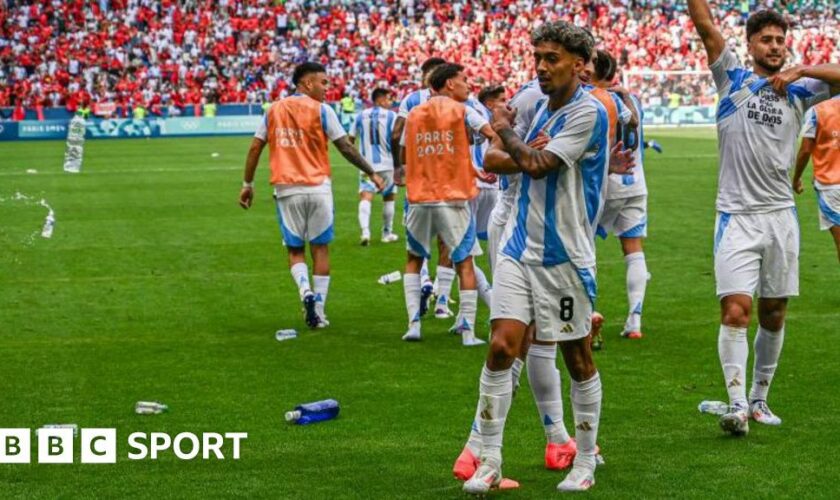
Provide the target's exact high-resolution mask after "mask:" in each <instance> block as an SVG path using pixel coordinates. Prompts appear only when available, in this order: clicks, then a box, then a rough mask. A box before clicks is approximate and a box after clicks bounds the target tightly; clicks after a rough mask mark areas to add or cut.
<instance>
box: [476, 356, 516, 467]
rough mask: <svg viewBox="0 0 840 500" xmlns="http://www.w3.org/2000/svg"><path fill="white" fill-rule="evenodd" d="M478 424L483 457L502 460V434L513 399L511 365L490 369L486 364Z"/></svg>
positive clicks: (482, 459) (498, 462)
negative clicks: (496, 369)
mask: <svg viewBox="0 0 840 500" xmlns="http://www.w3.org/2000/svg"><path fill="white" fill-rule="evenodd" d="M479 382H480V384H479V385H480V389H479V398H478V428H479V432H480V433H481V461H482V462H485V461H487V460H490V461H492V462H495V463H496V464H497V465H499V466H501V464H502V434H503V433H504V430H505V419H507V414H508V410H510V402H511V383H510V368H508V369H507V370H499V371H497V372H492V371H490V369H489V368H487V366H486V365H485V366H484V367H483V368H482V370H481V378H480V379H479Z"/></svg>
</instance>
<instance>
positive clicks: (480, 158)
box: [466, 99, 498, 189]
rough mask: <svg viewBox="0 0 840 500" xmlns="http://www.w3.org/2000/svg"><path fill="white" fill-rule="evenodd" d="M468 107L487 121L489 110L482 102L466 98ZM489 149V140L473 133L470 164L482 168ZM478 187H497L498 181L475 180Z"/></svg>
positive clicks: (481, 169)
mask: <svg viewBox="0 0 840 500" xmlns="http://www.w3.org/2000/svg"><path fill="white" fill-rule="evenodd" d="M466 105H467V108H468V109H473V110H475V111H476V112H477V113H478V114H480V115H481V116H483V117H484V119H485V120H486V121H487V122H489V121H490V118H491V115H490V110H489V109H487V107H486V106H484V104H481V103H480V102H479V101H478V100H476V99H468V100H467V102H466ZM488 149H490V141H489V140H487V138H486V137H484V136H483V135H481V134H480V133H476V134H473V136H472V144H470V156H471V157H472V164H473V167H475V169H476V170H480V171H483V170H484V153H486V152H487V150H488ZM476 182H477V184H478V187H479V189H497V188H498V181H496V182H494V183H492V184H491V183H489V182H484V181H482V180H477V181H476Z"/></svg>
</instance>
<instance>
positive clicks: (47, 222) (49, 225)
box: [41, 210, 55, 238]
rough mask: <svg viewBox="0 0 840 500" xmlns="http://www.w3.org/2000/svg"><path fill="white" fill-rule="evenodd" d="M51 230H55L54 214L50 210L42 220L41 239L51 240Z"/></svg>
mask: <svg viewBox="0 0 840 500" xmlns="http://www.w3.org/2000/svg"><path fill="white" fill-rule="evenodd" d="M53 229H55V214H54V213H53V211H52V210H50V213H48V214H47V217H46V218H45V219H44V227H43V228H41V237H42V238H52V235H53Z"/></svg>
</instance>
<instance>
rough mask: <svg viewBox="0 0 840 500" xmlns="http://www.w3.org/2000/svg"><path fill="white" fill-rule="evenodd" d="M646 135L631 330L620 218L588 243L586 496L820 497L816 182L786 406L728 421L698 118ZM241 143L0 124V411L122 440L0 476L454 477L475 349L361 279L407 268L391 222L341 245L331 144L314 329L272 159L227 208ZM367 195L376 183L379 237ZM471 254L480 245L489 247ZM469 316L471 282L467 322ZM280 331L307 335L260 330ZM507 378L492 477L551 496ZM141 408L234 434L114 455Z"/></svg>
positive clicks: (131, 485) (839, 422) (294, 481)
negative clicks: (30, 134) (602, 345)
mask: <svg viewBox="0 0 840 500" xmlns="http://www.w3.org/2000/svg"><path fill="white" fill-rule="evenodd" d="M648 136H649V137H654V138H656V139H658V140H659V141H660V142H661V143H662V144H663V146H664V148H665V154H662V155H657V154H655V153H653V152H650V151H648V154H647V164H646V168H647V178H648V183H649V188H650V191H651V194H650V204H649V208H650V219H649V222H650V225H649V238H648V241H647V243H646V254H647V260H648V266H649V268H650V272H651V274H652V280H651V281H650V283H649V286H648V292H647V301H646V304H645V317H644V331H645V334H646V336H645V338H644V339H643V340H641V341H638V342H632V341H623V340H622V339H620V338H619V337H618V332H619V330H620V328H621V326H622V324H623V321H624V317H625V310H626V295H625V292H624V279H625V278H624V261H623V258H622V257H621V253H620V248H619V244H618V242H617V241H616V240H615V239H614V238H610V239H608V240H606V241H603V242H599V243H598V282H599V298H598V309H599V310H600V311H601V312H603V313H604V315H605V316H606V318H607V321H606V327H605V337H606V340H607V343H606V350H605V351H603V352H601V353H598V354H597V355H596V361H597V364H598V366H599V369H600V372H601V376H602V379H603V381H604V404H603V414H602V420H601V432H600V436H599V443H600V445H601V448H602V451H603V454H604V457H605V459H606V465H605V466H604V467H602V468H599V470H598V473H597V485H596V486H595V487H594V489H593V490H592V491H591V492H590V493H589V494H588V495H587V496H588V497H591V498H618V497H645V498H734V497H741V498H743V497H746V496H751V497H758V498H770V497H773V498H776V497H804V498H815V497H835V498H836V496H837V495H838V489H840V487H839V486H838V484H840V469H838V468H837V466H836V464H835V463H834V462H833V459H832V458H831V457H834V456H836V453H837V450H838V449H840V433H838V430H837V429H838V426H840V402H838V399H837V397H836V394H835V392H834V391H835V390H836V389H835V387H836V381H837V380H838V379H840V363H837V360H838V359H840V346H839V345H838V343H837V324H838V319H839V318H840V312H838V311H840V290H839V289H838V287H837V282H838V271H837V269H838V268H837V261H836V256H835V254H834V249H833V246H832V243H831V238H830V236H828V235H827V234H825V233H820V232H818V230H817V214H816V203H815V199H814V195H813V193H812V192H808V193H806V194H804V195H803V196H801V197H799V205H800V209H799V214H800V220H801V224H802V254H801V290H802V295H801V297H800V298H798V299H796V300H794V301H792V304H791V312H790V316H789V320H788V324H787V340H786V345H785V349H784V353H783V355H782V359H781V363H780V368H779V370H778V372H777V375H776V380H775V382H774V385H773V389H772V392H771V405H772V408H773V409H774V410H775V411H776V412H777V413H778V414H779V415H780V416H781V417H782V418H783V419H784V425H783V426H782V427H780V428H768V427H761V426H758V425H753V426H752V432H751V434H750V435H749V436H748V437H747V438H745V439H733V438H729V437H725V436H723V435H722V433H721V432H720V430H719V429H718V427H717V422H716V420H715V419H714V418H713V417H710V416H706V415H701V414H699V413H698V412H697V404H698V403H699V402H700V401H701V400H702V399H724V397H725V392H724V389H723V387H722V383H721V382H722V375H721V373H720V366H719V364H718V360H717V348H716V339H717V329H718V323H719V322H718V306H717V302H716V299H715V295H714V282H713V274H712V271H713V269H712V239H713V227H714V215H715V212H714V199H715V186H716V182H717V168H716V151H717V149H716V139H715V136H714V132H713V131H711V130H700V129H697V130H682V131H676V130H672V131H664V130H659V131H655V130H651V131H649V132H648ZM249 141H250V139H249V138H246V137H238V138H201V139H177V140H176V139H171V140H170V139H159V140H125V141H123V140H113V141H93V142H88V144H87V145H86V151H85V163H84V169H83V173H82V174H81V175H68V174H64V173H63V172H62V171H61V163H62V157H63V149H64V146H63V144H62V143H59V142H28V143H4V144H3V145H2V154H0V197H2V198H3V200H4V201H2V202H0V398H2V399H1V400H0V427H3V428H9V427H25V428H32V429H34V428H37V427H40V426H41V425H44V424H47V423H64V422H73V423H77V424H78V425H79V426H80V427H82V428H84V427H116V428H117V429H118V445H119V448H118V463H117V464H115V465H82V464H80V463H79V459H78V449H77V451H76V456H77V458H76V464H74V465H45V464H37V463H35V462H37V461H36V460H35V459H34V458H33V463H32V464H29V465H3V466H0V497H4V498H8V497H18V498H36V497H37V498H56V497H77V496H81V497H143V498H149V497H177V498H198V497H201V498H204V497H231V496H238V497H254V498H256V497H271V498H331V499H332V498H462V497H463V495H462V493H461V491H460V484H459V483H458V482H456V481H455V480H454V479H453V478H452V476H451V466H452V462H453V460H454V459H455V457H456V456H457V455H458V453H459V452H460V450H461V447H462V445H463V443H464V440H465V438H466V435H467V432H468V430H469V425H470V422H471V419H472V417H473V413H474V409H475V403H476V399H477V392H478V375H479V372H480V369H481V366H482V363H483V359H484V356H485V353H486V349H485V348H472V349H466V348H463V347H461V345H460V342H459V339H458V338H456V337H453V336H451V335H449V334H447V333H446V331H447V328H448V327H449V326H450V324H449V322H448V321H436V320H434V319H430V320H427V321H426V322H425V325H424V330H423V333H424V340H423V342H420V343H416V344H407V343H405V342H402V341H401V340H400V336H401V335H402V334H403V333H404V330H405V326H406V325H405V323H406V321H405V310H404V302H403V292H402V285H401V283H400V284H394V285H390V286H382V285H379V284H377V283H376V279H377V277H378V276H380V275H382V274H385V273H387V272H390V271H393V270H398V269H402V266H403V264H404V259H405V255H404V242H403V238H401V241H400V243H397V244H391V245H383V244H381V243H379V242H378V240H376V241H375V242H374V243H373V245H372V246H371V247H368V248H362V247H360V246H359V245H358V237H359V235H358V227H357V219H356V207H357V198H356V189H357V173H356V171H355V169H353V168H351V167H350V166H349V165H348V164H347V163H346V162H344V161H343V159H340V158H338V157H337V155H335V154H334V155H333V174H334V192H335V201H336V204H335V205H336V239H335V241H334V243H333V245H332V249H331V257H332V285H331V288H330V294H329V300H328V303H327V312H328V314H329V318H330V320H331V323H332V324H331V326H330V328H329V329H327V330H322V331H308V330H307V329H306V328H305V326H304V322H303V318H302V315H301V313H300V307H299V304H298V300H297V291H296V289H295V287H294V285H293V283H292V280H291V277H290V275H289V272H288V268H287V263H286V256H285V251H284V249H283V247H282V246H281V242H280V241H281V240H280V236H279V231H278V227H277V223H276V221H275V213H274V208H273V206H272V200H271V197H270V190H269V188H268V186H267V170H268V166H267V162H266V161H265V158H263V160H264V161H263V163H262V164H261V167H260V170H259V172H258V178H257V185H258V188H257V192H256V203H255V206H254V207H253V208H252V209H251V210H250V211H248V212H245V211H243V210H242V209H240V208H239V207H238V206H237V204H236V199H237V195H238V192H239V186H240V182H241V177H242V173H241V172H242V164H243V161H244V157H245V153H246V150H247V147H248V144H249ZM213 153H218V155H213ZM27 169H36V170H37V172H38V173H37V174H28V173H26V170H27ZM18 191H19V192H21V193H24V194H27V195H30V196H34V197H37V198H41V197H43V198H45V199H46V200H47V201H48V202H49V203H50V205H51V206H52V207H53V208H54V209H55V213H56V219H57V223H56V226H55V234H54V236H53V237H52V239H49V240H47V239H42V238H40V237H35V238H31V235H32V233H34V232H36V231H39V229H40V226H41V224H42V222H43V218H44V216H45V214H46V211H45V209H43V208H41V207H38V206H34V205H31V204H26V203H24V202H22V201H19V200H18V201H15V200H11V199H10V198H12V197H13V195H14V194H15V192H18ZM399 205H401V203H400V204H398V206H399ZM400 213H401V211H400ZM380 214H381V202H379V201H377V202H375V203H374V210H373V216H372V219H371V220H372V229H373V232H374V234H377V233H378V231H379V228H380V220H381V217H380ZM397 220H399V214H398V219H397ZM400 234H401V236H402V232H400ZM480 263H481V264H482V266H484V267H485V268H486V260H485V258H484V257H482V258H481V260H480ZM486 318H487V309H486V308H485V307H484V306H483V305H481V306H480V308H479V320H478V323H479V325H481V327H480V328H479V330H480V332H479V333H480V335H481V336H482V337H486V335H487V333H488V327H487V326H486V325H487V324H486ZM280 328H297V329H298V330H299V331H300V332H301V335H300V337H299V338H298V339H296V340H291V341H287V342H282V343H278V342H276V341H275V340H274V332H275V331H276V330H277V329H280ZM754 330H755V327H754V326H753V328H751V332H750V337H752V336H753V334H754ZM563 376H564V398H568V377H567V375H565V372H564V375H563ZM523 383H524V384H526V385H524V386H523V389H522V390H521V391H520V392H519V394H518V396H517V397H516V399H515V401H514V404H513V409H512V410H511V413H510V416H509V418H508V426H507V430H506V432H505V448H504V454H505V465H504V472H505V475H506V476H508V477H513V478H515V479H518V480H519V481H520V482H521V483H522V488H521V489H520V490H519V491H516V492H510V493H504V494H503V496H504V497H506V498H547V497H549V496H550V495H559V494H558V493H556V492H555V490H554V488H555V486H556V484H557V483H558V482H559V481H560V480H561V479H562V477H563V474H562V473H557V472H549V471H546V470H545V469H544V468H543V450H544V437H543V430H542V426H541V424H540V420H539V417H538V415H537V413H536V410H535V407H534V403H533V399H532V397H531V394H530V389H528V387H527V382H523ZM328 397H332V398H335V399H337V400H338V401H340V403H341V405H342V409H341V416H340V417H339V419H337V420H335V421H332V422H327V423H324V424H319V425H313V426H308V427H298V426H291V425H287V424H286V423H285V422H284V421H283V413H284V412H285V411H286V410H289V409H291V408H292V407H293V406H294V405H295V404H297V403H301V402H307V401H312V400H318V399H323V398H328ZM147 399H157V400H160V401H163V402H165V403H167V404H169V405H170V407H171V412H170V413H168V414H165V415H160V416H151V417H148V416H147V417H144V416H138V415H135V414H134V413H133V405H134V402H135V401H138V400H147ZM566 421H567V425H568V423H569V422H570V421H571V411H570V409H569V405H568V399H567V404H566ZM134 431H143V432H152V431H161V432H167V433H170V434H171V435H175V434H177V433H179V432H183V431H189V432H195V433H199V432H205V431H207V432H233V431H242V432H247V433H248V439H247V440H246V441H245V442H244V443H243V447H242V456H241V459H240V460H239V461H232V460H224V461H218V460H213V461H202V460H194V461H189V462H185V461H179V460H176V459H175V457H174V456H173V455H172V454H171V452H168V453H166V454H165V455H164V456H163V457H162V458H160V459H159V460H157V461H149V460H145V461H130V460H128V459H127V458H126V455H127V452H128V449H127V445H126V438H127V435H128V434H129V433H130V432H134ZM32 436H33V440H34V433H33V434H32ZM76 446H77V448H78V446H79V440H78V439H77V440H76ZM33 450H34V446H33ZM500 496H502V495H500Z"/></svg>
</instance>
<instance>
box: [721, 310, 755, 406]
mask: <svg viewBox="0 0 840 500" xmlns="http://www.w3.org/2000/svg"><path fill="white" fill-rule="evenodd" d="M749 353H750V347H749V345H748V344H747V329H746V328H736V327H732V326H726V325H720V333H718V355H719V356H720V365H721V367H723V379H724V382H726V392H728V393H729V404H740V405H744V406H746V404H747V388H746V383H747V356H749Z"/></svg>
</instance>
